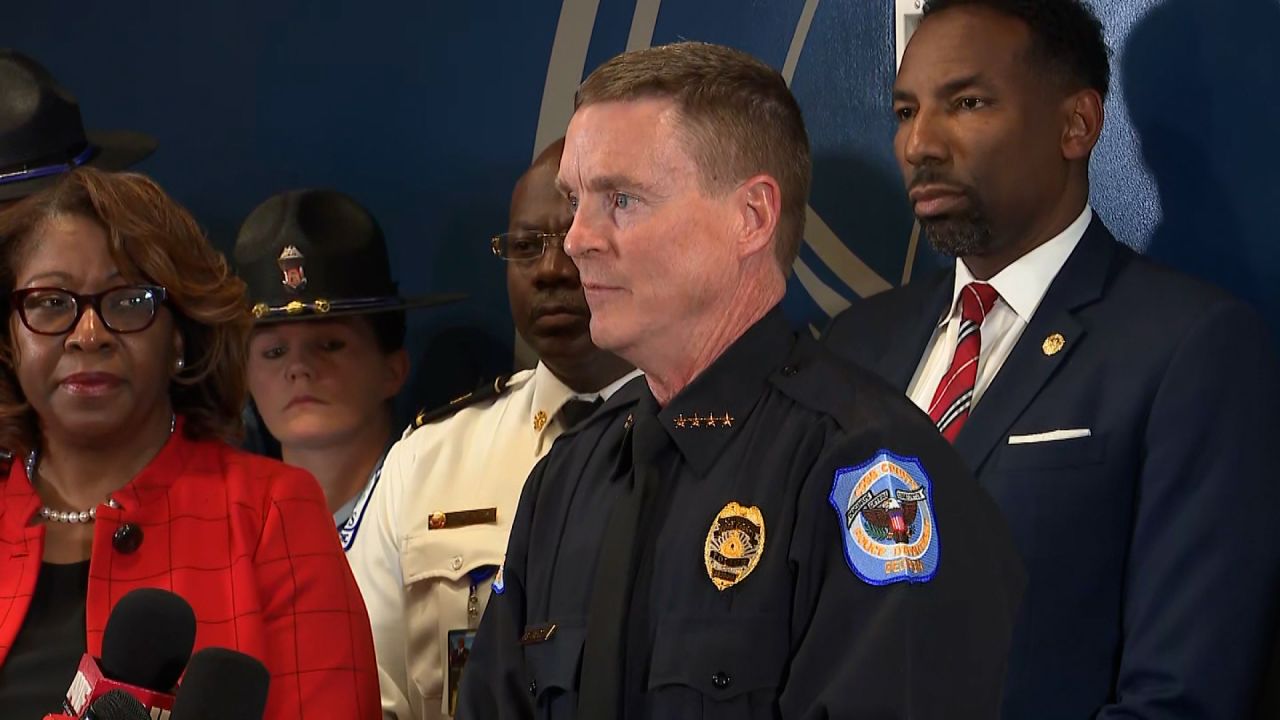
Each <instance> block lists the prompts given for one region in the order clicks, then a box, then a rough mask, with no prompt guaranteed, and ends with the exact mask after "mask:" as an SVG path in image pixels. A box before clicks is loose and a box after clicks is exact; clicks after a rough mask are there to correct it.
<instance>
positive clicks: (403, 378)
mask: <svg viewBox="0 0 1280 720" xmlns="http://www.w3.org/2000/svg"><path fill="white" fill-rule="evenodd" d="M408 380H409V352H408V351H407V350H405V349H404V348H400V349H399V350H397V351H395V352H393V353H391V354H390V355H388V356H387V375H386V384H385V385H384V386H383V390H382V396H383V398H384V399H386V400H390V399H392V398H394V397H395V396H396V395H399V394H400V389H401V388H403V387H404V384H405V383H406V382H408Z"/></svg>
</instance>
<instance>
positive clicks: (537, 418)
mask: <svg viewBox="0 0 1280 720" xmlns="http://www.w3.org/2000/svg"><path fill="white" fill-rule="evenodd" d="M546 426H547V414H546V413H545V412H543V411H541V410H539V411H538V412H536V413H534V415H533V430H534V432H542V428H544V427H546Z"/></svg>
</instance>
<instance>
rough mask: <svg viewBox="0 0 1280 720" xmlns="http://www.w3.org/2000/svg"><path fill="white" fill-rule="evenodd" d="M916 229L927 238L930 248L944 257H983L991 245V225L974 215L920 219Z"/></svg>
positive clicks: (992, 241) (979, 215)
mask: <svg viewBox="0 0 1280 720" xmlns="http://www.w3.org/2000/svg"><path fill="white" fill-rule="evenodd" d="M920 229H922V230H923V231H924V233H925V235H927V236H928V238H929V244H930V245H932V246H933V249H934V250H937V251H938V252H940V253H942V254H943V255H946V256H947V257H953V258H961V257H968V256H972V255H985V254H987V252H988V251H990V250H991V247H992V245H993V244H994V240H993V239H992V237H991V225H989V224H988V223H987V220H986V218H984V217H983V216H982V215H981V214H980V213H978V212H969V213H966V214H964V215H962V216H956V217H936V218H927V219H923V220H921V221H920Z"/></svg>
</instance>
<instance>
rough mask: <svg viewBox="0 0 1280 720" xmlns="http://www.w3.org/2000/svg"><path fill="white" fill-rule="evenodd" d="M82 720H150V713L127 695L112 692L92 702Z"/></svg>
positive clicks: (122, 692) (120, 691)
mask: <svg viewBox="0 0 1280 720" xmlns="http://www.w3.org/2000/svg"><path fill="white" fill-rule="evenodd" d="M84 720H151V713H149V712H147V708H146V707H145V706H143V704H142V703H140V702H138V701H137V700H136V699H134V697H133V696H132V695H130V694H129V693H127V692H125V691H123V690H112V691H111V692H108V693H107V694H105V695H103V696H102V697H100V698H98V699H97V700H94V701H93V704H92V705H90V706H89V710H88V712H86V713H85V715H84Z"/></svg>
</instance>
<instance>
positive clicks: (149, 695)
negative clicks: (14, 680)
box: [62, 588, 196, 720]
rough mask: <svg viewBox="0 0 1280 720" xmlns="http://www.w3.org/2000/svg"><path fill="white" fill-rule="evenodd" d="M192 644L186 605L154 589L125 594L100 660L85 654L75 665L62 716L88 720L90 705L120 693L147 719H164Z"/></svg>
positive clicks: (113, 616)
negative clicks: (144, 711)
mask: <svg viewBox="0 0 1280 720" xmlns="http://www.w3.org/2000/svg"><path fill="white" fill-rule="evenodd" d="M195 639H196V616H195V613H194V612H193V611H192V610H191V606H190V605H188V604H187V601H186V600H183V599H182V598H181V597H178V596H177V595H175V594H173V593H171V592H168V591H166V590H158V589H154V588H144V589H140V590H134V591H132V592H130V593H129V594H127V595H125V596H124V597H122V598H120V601H119V602H118V603H116V606H115V608H114V609H112V611H111V616H110V617H108V618H107V627H106V629H105V630H104V631H103V634H102V658H101V659H100V660H99V659H95V658H94V657H93V656H92V655H85V656H84V657H83V658H82V659H81V660H80V668H79V670H78V671H77V672H76V676H75V678H74V679H73V680H72V681H71V687H70V688H69V689H68V690H67V699H66V702H64V703H63V708H62V711H63V712H64V713H66V714H68V715H72V716H74V717H77V718H85V717H88V716H87V715H86V714H85V713H86V711H88V710H89V709H90V706H91V705H93V703H94V702H95V701H97V700H98V699H99V698H100V697H102V696H104V695H106V694H107V693H109V692H111V691H112V690H121V691H123V692H124V693H126V694H128V695H129V696H131V697H133V698H134V699H135V700H137V701H138V702H140V703H141V704H142V706H143V708H144V709H145V710H146V711H147V713H148V717H150V718H154V719H155V720H164V719H165V718H167V717H168V715H169V711H170V710H171V709H172V708H173V700H174V698H173V695H172V691H173V686H174V684H175V683H177V681H178V678H179V677H180V676H181V675H182V670H183V668H184V667H185V666H186V664H187V659H188V658H190V657H191V648H192V647H193V646H194V645H195ZM124 717H127V716H124Z"/></svg>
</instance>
